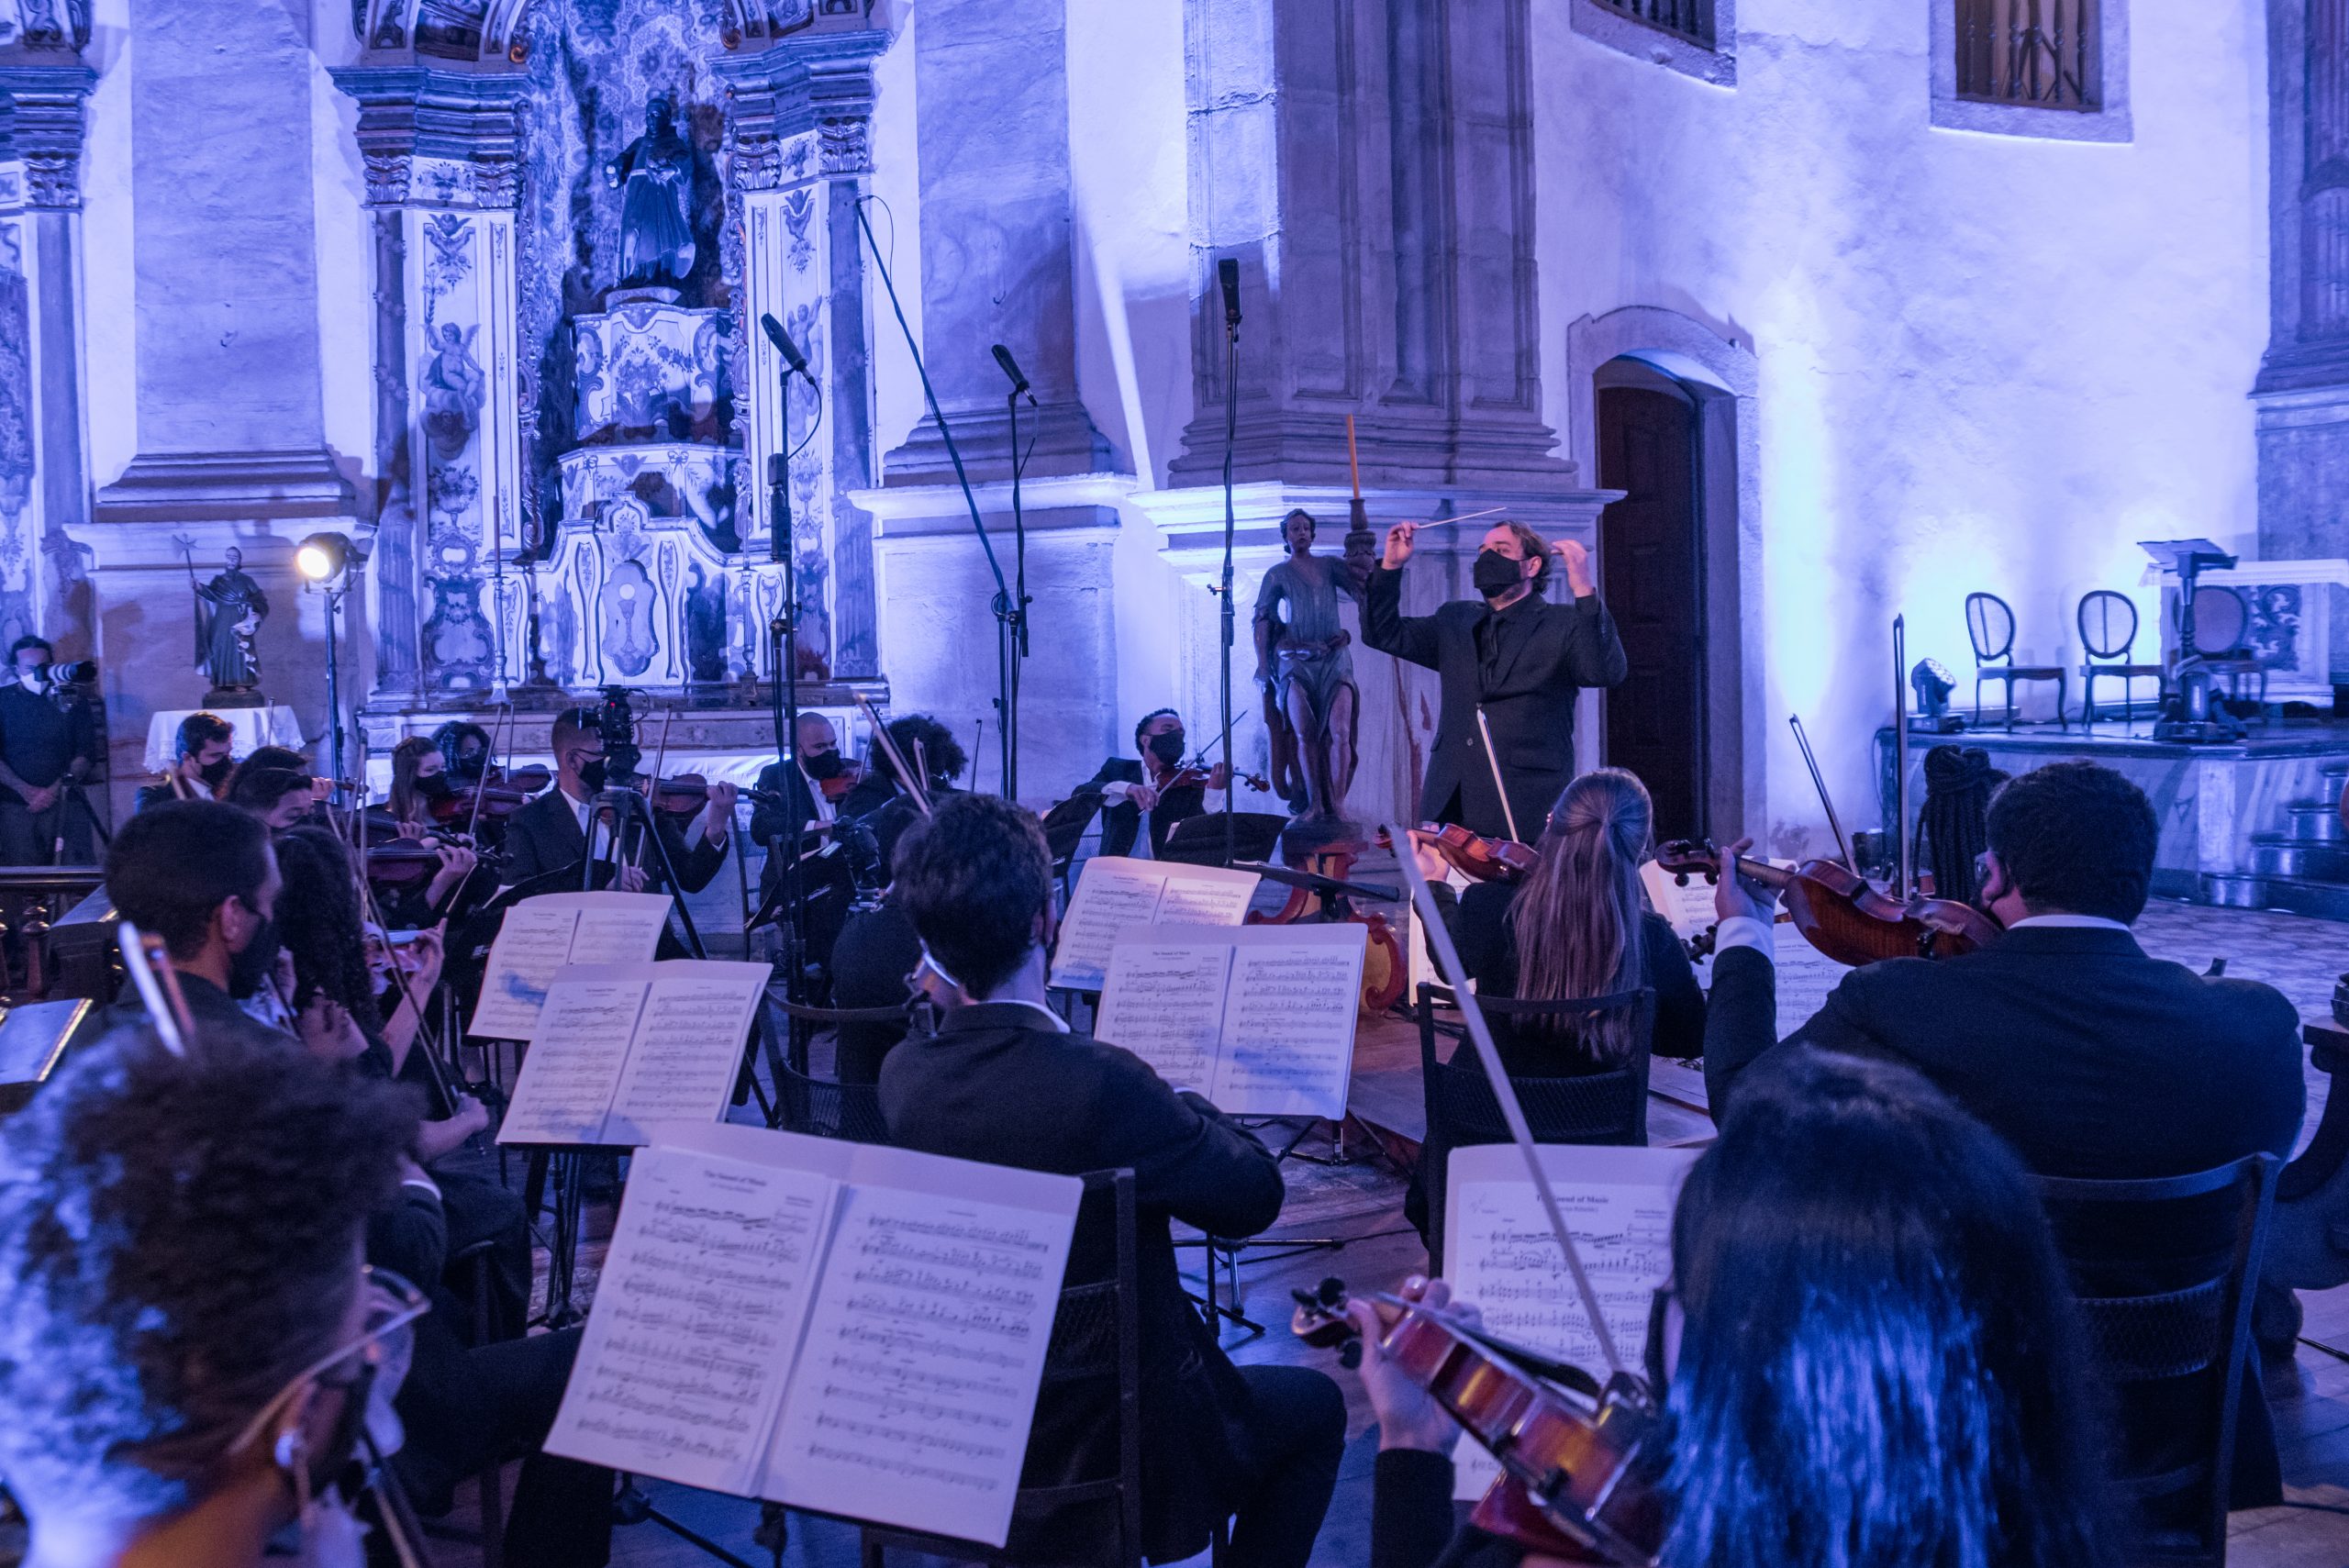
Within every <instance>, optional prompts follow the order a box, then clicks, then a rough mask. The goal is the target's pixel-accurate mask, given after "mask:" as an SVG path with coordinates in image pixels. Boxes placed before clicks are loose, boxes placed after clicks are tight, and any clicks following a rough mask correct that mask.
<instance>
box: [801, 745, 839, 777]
mask: <svg viewBox="0 0 2349 1568" xmlns="http://www.w3.org/2000/svg"><path fill="white" fill-rule="evenodd" d="M803 762H804V763H805V765H806V767H807V776H808V777H809V778H811V779H836V778H838V777H840V776H841V754H840V753H839V752H838V751H813V752H810V753H808V754H807V757H806V758H804V759H803Z"/></svg>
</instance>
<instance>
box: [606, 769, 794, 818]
mask: <svg viewBox="0 0 2349 1568" xmlns="http://www.w3.org/2000/svg"><path fill="white" fill-rule="evenodd" d="M638 787H639V788H640V789H642V790H643V791H644V795H645V798H646V799H647V800H649V801H651V805H652V809H653V810H654V811H656V812H658V813H660V814H661V815H662V816H663V817H693V816H696V815H697V814H699V812H700V811H701V808H702V807H703V806H707V805H708V804H709V781H708V780H707V779H706V778H704V777H702V775H701V774H699V773H679V774H678V775H677V776H676V777H674V778H669V779H651V780H639V781H638ZM736 788H737V791H738V793H740V795H741V796H742V798H743V799H745V800H749V801H754V802H756V803H757V804H759V805H761V806H774V807H776V808H777V809H782V808H784V805H785V803H784V798H783V796H782V795H777V794H776V793H775V792H774V791H773V790H771V789H751V787H749V786H748V785H737V786H736Z"/></svg>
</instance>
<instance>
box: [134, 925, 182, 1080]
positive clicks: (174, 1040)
mask: <svg viewBox="0 0 2349 1568" xmlns="http://www.w3.org/2000/svg"><path fill="white" fill-rule="evenodd" d="M114 931H115V944H116V945H117V947H119V948H120V949H121V950H122V967H123V968H125V969H126V970H128V971H129V972H130V983H131V984H133V985H135V986H137V987H138V988H139V1000H140V1001H141V1002H144V1003H145V1004H146V1005H147V1016H148V1018H151V1019H152V1020H154V1024H155V1033H156V1035H157V1036H158V1037H159V1038H161V1040H162V1042H163V1045H164V1047H165V1048H166V1049H167V1050H169V1051H171V1053H172V1054H173V1056H178V1057H185V1056H186V1055H187V1042H188V1041H189V1040H192V1039H194V1038H195V1019H194V1018H191V1017H189V1015H188V1010H187V997H186V995H184V993H183V992H182V991H181V990H180V977H179V974H178V973H177V972H176V971H175V970H173V968H172V965H171V955H170V954H169V953H168V952H166V951H164V949H163V939H162V938H161V937H150V936H149V935H148V934H147V933H146V932H144V931H142V930H140V929H139V928H138V927H136V926H134V925H132V924H131V923H130V922H129V921H128V920H124V921H121V922H119V923H117V925H116V927H115V929H114Z"/></svg>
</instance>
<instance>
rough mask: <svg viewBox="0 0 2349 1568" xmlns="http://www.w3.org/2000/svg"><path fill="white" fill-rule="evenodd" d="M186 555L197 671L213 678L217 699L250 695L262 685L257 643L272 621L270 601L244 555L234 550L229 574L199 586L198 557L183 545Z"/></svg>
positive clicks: (227, 568)
mask: <svg viewBox="0 0 2349 1568" xmlns="http://www.w3.org/2000/svg"><path fill="white" fill-rule="evenodd" d="M182 549H183V550H184V551H185V552H186V557H187V585H188V588H189V589H190V591H191V592H193V593H194V594H195V667H196V668H197V669H199V670H202V671H204V672H205V673H206V674H207V675H208V676H210V678H211V681H212V689H213V691H214V692H215V693H216V694H237V693H244V692H250V691H251V690H253V689H254V688H255V687H256V686H258V685H260V684H261V662H260V661H259V660H258V659H257V658H255V657H254V655H253V639H254V637H255V636H256V635H257V634H258V633H259V632H260V631H261V623H262V621H264V620H267V619H268V618H269V595H266V594H264V593H262V591H261V584H259V583H257V582H255V581H253V579H252V577H251V576H250V574H249V573H247V572H246V571H245V552H244V551H243V550H239V549H237V548H236V547H235V546H234V545H231V546H229V547H228V554H227V556H226V557H225V558H224V559H225V560H226V562H227V565H226V566H225V568H224V569H223V570H221V571H220V572H218V573H215V574H214V575H213V578H212V580H211V581H210V582H208V583H199V582H197V581H196V580H195V552H194V551H193V550H188V549H187V546H186V542H185V541H184V540H183V541H182ZM207 700H209V699H207Z"/></svg>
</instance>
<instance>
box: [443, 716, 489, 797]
mask: <svg viewBox="0 0 2349 1568" xmlns="http://www.w3.org/2000/svg"><path fill="white" fill-rule="evenodd" d="M432 745H433V749H434V750H436V751H439V752H440V761H441V762H442V763H444V764H445V765H446V766H447V768H448V770H449V776H450V777H451V778H452V779H454V780H456V781H457V782H458V783H460V784H478V783H480V782H481V781H482V780H483V779H484V778H485V777H486V776H488V774H489V773H491V772H493V771H494V768H493V762H492V759H491V757H490V746H489V731H488V730H486V729H484V728H482V727H481V726H480V725H478V724H474V723H472V722H470V721H468V720H466V719H462V718H452V719H451V720H450V721H449V722H448V723H446V724H444V725H442V726H441V727H440V728H438V729H436V730H434V731H433V732H432Z"/></svg>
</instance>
